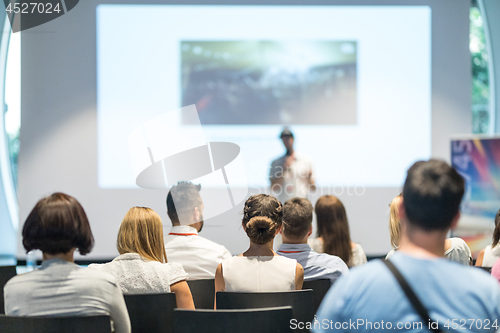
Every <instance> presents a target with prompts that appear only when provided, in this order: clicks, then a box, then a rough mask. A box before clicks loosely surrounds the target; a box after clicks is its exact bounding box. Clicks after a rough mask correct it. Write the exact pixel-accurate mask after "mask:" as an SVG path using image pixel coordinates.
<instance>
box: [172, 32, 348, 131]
mask: <svg viewBox="0 0 500 333" xmlns="http://www.w3.org/2000/svg"><path fill="white" fill-rule="evenodd" d="M356 49H357V43H356V41H182V42H181V46H180V50H181V53H180V58H181V68H182V72H181V84H182V98H181V100H182V105H191V104H195V105H196V107H197V108H198V113H199V119H200V121H201V123H202V124H203V125H274V124H286V125H292V124H302V125H305V124H308V125H320V124H322V125H325V124H327V125H355V124H356V106H357V103H356V98H357V94H356ZM197 121H198V119H189V118H186V117H183V124H187V125H190V124H193V123H195V122H197Z"/></svg>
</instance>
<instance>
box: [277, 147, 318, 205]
mask: <svg viewBox="0 0 500 333" xmlns="http://www.w3.org/2000/svg"><path fill="white" fill-rule="evenodd" d="M293 157H294V158H295V160H294V161H293V162H292V163H291V164H290V167H289V168H288V170H285V169H284V168H283V164H284V163H285V160H286V158H287V156H286V155H284V156H281V157H280V158H277V159H275V160H274V161H273V162H272V163H271V171H270V173H269V178H270V179H272V178H281V177H283V178H284V179H283V184H282V188H281V190H280V191H275V192H274V195H276V197H277V198H278V200H279V201H281V202H282V203H285V201H287V200H289V199H292V198H295V197H301V198H307V197H308V195H309V178H308V177H309V174H311V178H310V179H311V180H312V181H314V170H313V167H312V162H311V160H310V159H309V158H308V157H307V156H304V155H302V154H298V153H296V152H294V153H293Z"/></svg>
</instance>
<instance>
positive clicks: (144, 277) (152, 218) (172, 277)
mask: <svg viewBox="0 0 500 333" xmlns="http://www.w3.org/2000/svg"><path fill="white" fill-rule="evenodd" d="M116 244H117V248H118V252H119V253H120V255H119V256H118V257H116V258H115V259H113V261H111V262H109V263H107V264H101V265H98V264H91V265H89V266H88V269H91V270H99V271H102V272H106V273H108V274H111V275H112V276H113V277H114V278H115V279H116V281H117V283H118V285H119V286H120V288H121V289H122V292H123V293H124V294H148V293H166V292H174V293H175V299H176V301H177V307H179V308H184V309H194V303H193V298H192V296H191V291H190V289H189V286H188V284H187V282H186V280H187V278H188V274H187V273H186V272H185V271H184V269H183V268H182V265H181V264H180V263H177V262H174V263H167V254H166V252H165V243H164V241H163V225H162V223H161V218H160V216H159V215H158V214H157V213H156V212H155V211H154V210H152V209H151V208H147V207H132V208H130V209H129V211H128V212H127V214H126V215H125V217H124V218H123V221H122V223H121V225H120V229H119V231H118V240H117V242H116Z"/></svg>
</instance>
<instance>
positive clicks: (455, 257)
mask: <svg viewBox="0 0 500 333" xmlns="http://www.w3.org/2000/svg"><path fill="white" fill-rule="evenodd" d="M449 240H450V241H451V246H450V248H449V249H448V250H447V251H445V252H444V256H445V257H446V258H448V259H449V260H451V261H455V262H458V263H460V264H462V265H467V266H470V264H471V259H472V255H471V252H470V248H469V246H468V245H467V243H466V242H465V241H464V240H463V239H462V238H458V237H453V238H449Z"/></svg>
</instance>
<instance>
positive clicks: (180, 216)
mask: <svg viewBox="0 0 500 333" xmlns="http://www.w3.org/2000/svg"><path fill="white" fill-rule="evenodd" d="M200 190H201V185H195V184H193V183H191V182H179V183H178V184H177V185H175V186H172V188H171V189H170V191H168V195H167V214H168V217H169V218H170V220H171V221H172V224H173V225H179V224H180V225H189V224H192V223H196V222H200V221H192V219H191V216H192V213H193V210H194V209H195V208H196V207H198V208H199V207H200V206H201V205H202V204H203V201H202V200H201V196H200Z"/></svg>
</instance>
